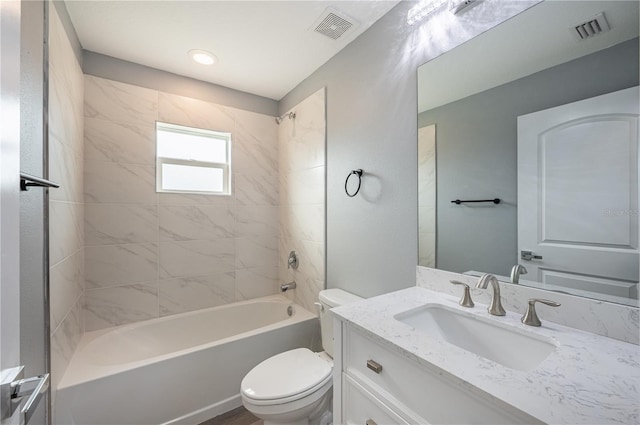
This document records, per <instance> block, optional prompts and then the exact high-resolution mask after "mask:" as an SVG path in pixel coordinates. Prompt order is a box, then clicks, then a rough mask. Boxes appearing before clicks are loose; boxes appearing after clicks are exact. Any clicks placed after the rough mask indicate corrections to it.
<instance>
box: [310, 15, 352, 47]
mask: <svg viewBox="0 0 640 425" xmlns="http://www.w3.org/2000/svg"><path fill="white" fill-rule="evenodd" d="M355 26H356V25H355V23H354V22H353V20H350V19H348V18H347V17H345V16H344V15H341V14H339V13H338V12H337V11H336V10H333V9H327V10H326V11H325V12H324V14H323V15H322V16H321V17H320V18H319V19H318V20H317V21H316V23H315V24H314V25H313V28H314V31H315V32H317V33H318V34H322V35H325V36H327V37H329V38H330V39H332V40H337V39H339V38H340V37H342V36H343V35H344V34H345V33H346V32H347V31H349V30H350V29H352V28H354V27H355Z"/></svg>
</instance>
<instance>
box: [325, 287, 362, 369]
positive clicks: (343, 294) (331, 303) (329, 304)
mask: <svg viewBox="0 0 640 425" xmlns="http://www.w3.org/2000/svg"><path fill="white" fill-rule="evenodd" d="M361 299H362V297H359V296H357V295H353V294H351V293H349V292H347V291H343V290H342V289H337V288H333V289H325V290H324V291H320V294H319V295H318V300H319V301H320V304H321V305H322V308H321V309H320V332H321V336H322V348H324V351H326V352H327V354H329V355H330V356H331V357H333V316H332V315H331V313H330V312H329V310H330V309H332V308H333V307H338V306H341V305H345V304H349V303H352V302H356V301H360V300H361Z"/></svg>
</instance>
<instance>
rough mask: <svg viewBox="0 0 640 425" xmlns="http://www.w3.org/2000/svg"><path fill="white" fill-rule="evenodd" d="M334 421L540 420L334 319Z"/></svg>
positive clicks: (387, 424) (385, 424) (389, 424)
mask: <svg viewBox="0 0 640 425" xmlns="http://www.w3.org/2000/svg"><path fill="white" fill-rule="evenodd" d="M334 320H335V322H334V344H335V346H334V376H333V378H334V423H335V424H349V425H351V424H360V425H365V424H366V425H375V424H377V425H396V424H430V423H431V424H461V423H464V424H520V423H523V424H524V423H526V424H532V423H540V422H539V421H538V420H536V419H535V418H532V417H531V416H529V415H527V414H524V413H523V412H521V411H519V410H517V409H515V408H514V407H512V406H510V405H508V404H506V403H503V402H501V401H499V400H497V399H495V398H493V397H491V396H490V395H488V394H486V397H482V396H480V395H479V394H478V393H477V392H473V393H472V392H470V391H469V389H468V384H467V383H465V382H464V381H462V380H460V379H458V378H454V377H453V376H450V375H448V374H446V373H445V372H443V371H441V370H439V369H437V368H435V367H434V368H428V367H426V366H425V365H424V364H420V363H418V361H417V360H415V359H413V358H412V357H411V355H409V354H404V352H403V351H402V350H399V349H398V350H396V349H394V348H392V346H389V345H388V344H384V345H383V344H381V343H379V342H377V341H374V337H371V336H369V335H368V334H366V333H364V332H362V331H361V330H360V329H356V328H355V327H354V326H353V325H350V324H349V323H348V322H345V321H342V320H340V319H338V318H335V319H334Z"/></svg>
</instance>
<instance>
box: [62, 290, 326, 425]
mask: <svg viewBox="0 0 640 425" xmlns="http://www.w3.org/2000/svg"><path fill="white" fill-rule="evenodd" d="M289 314H291V315H289ZM318 344H319V325H318V319H317V317H316V315H315V314H312V313H310V312H309V311H307V310H305V309H304V308H303V307H301V306H299V305H297V304H294V303H293V302H292V301H291V300H289V299H287V298H286V297H283V296H281V295H274V296H270V297H264V298H258V299H255V300H250V301H243V302H239V303H234V304H228V305H225V306H220V307H214V308H209V309H204V310H198V311H194V312H189V313H183V314H178V315H174V316H168V317H163V318H159V319H153V320H148V321H145V322H139V323H134V324H129V325H123V326H118V327H114V328H109V329H105V330H100V331H94V332H87V333H85V335H84V336H83V338H82V340H81V341H80V343H79V345H78V348H77V350H76V352H75V354H74V355H73V358H72V359H71V362H70V363H69V366H68V368H67V370H66V372H65V374H64V376H63V378H62V380H61V382H60V384H59V386H58V388H57V392H56V395H55V411H54V422H55V423H57V424H66V425H72V424H76V425H91V424H104V425H147V424H154V425H157V424H172V425H173V424H176V425H177V424H190V425H193V424H198V423H200V422H202V421H204V420H206V419H209V418H212V417H214V416H217V415H219V414H221V413H224V412H226V411H229V410H231V409H234V408H236V407H239V406H241V405H242V399H241V397H240V381H242V378H243V377H244V375H245V374H246V373H247V372H249V370H251V368H253V367H254V366H255V365H256V364H258V363H260V362H261V361H263V360H265V359H267V358H268V357H271V356H273V355H275V354H277V353H281V352H283V351H286V350H291V349H293V348H298V347H307V348H311V349H313V348H317V347H316V346H317V345H318Z"/></svg>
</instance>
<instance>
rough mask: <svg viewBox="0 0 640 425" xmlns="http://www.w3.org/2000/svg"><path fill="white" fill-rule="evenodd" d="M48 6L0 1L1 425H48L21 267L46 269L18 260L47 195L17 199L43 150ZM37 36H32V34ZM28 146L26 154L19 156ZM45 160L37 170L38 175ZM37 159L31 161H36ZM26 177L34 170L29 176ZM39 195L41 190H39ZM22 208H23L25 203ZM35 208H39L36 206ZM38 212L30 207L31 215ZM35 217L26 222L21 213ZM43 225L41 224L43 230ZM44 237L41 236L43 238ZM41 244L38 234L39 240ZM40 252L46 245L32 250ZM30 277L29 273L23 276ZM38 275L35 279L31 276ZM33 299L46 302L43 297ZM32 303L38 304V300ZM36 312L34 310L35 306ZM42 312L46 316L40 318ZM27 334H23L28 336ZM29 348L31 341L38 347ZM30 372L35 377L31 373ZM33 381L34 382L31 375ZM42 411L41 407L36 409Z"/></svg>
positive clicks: (40, 356) (43, 377)
mask: <svg viewBox="0 0 640 425" xmlns="http://www.w3.org/2000/svg"><path fill="white" fill-rule="evenodd" d="M45 17H46V6H45V4H44V3H43V2H20V1H4V0H3V1H0V55H1V58H2V59H1V60H0V105H1V106H0V424H2V425H5V424H24V423H27V422H29V421H30V420H32V419H33V421H32V423H47V422H48V417H47V412H46V410H47V409H46V404H45V403H40V401H41V400H42V399H43V398H44V399H45V400H46V395H47V389H48V374H47V373H46V372H45V371H44V370H43V365H46V360H45V358H46V352H45V351H44V349H43V347H44V346H45V345H46V343H47V342H46V338H48V334H47V335H46V338H45V332H44V331H43V330H42V328H43V327H45V325H46V323H43V320H42V317H43V314H44V313H43V311H44V310H45V309H44V304H43V303H42V301H44V300H42V301H41V302H40V303H38V302H35V303H34V299H33V298H32V294H33V293H34V292H38V291H33V290H32V288H33V287H38V286H39V287H43V285H42V283H43V281H42V280H41V281H39V282H35V283H34V284H33V285H31V287H29V290H28V291H25V289H26V288H28V286H25V285H24V280H23V276H21V272H20V270H21V260H22V261H23V263H24V262H25V261H29V260H34V261H36V263H31V265H30V268H31V269H32V270H33V271H37V270H45V266H46V265H45V263H44V262H42V261H41V257H38V256H36V257H35V258H33V259H32V258H28V257H27V258H25V256H24V255H22V253H21V248H23V244H21V240H27V241H28V243H27V244H25V246H29V243H30V242H31V240H30V238H29V237H27V238H25V233H26V234H30V233H31V232H29V231H28V232H25V231H24V229H31V228H32V227H31V226H30V225H32V224H34V225H35V228H41V226H42V225H43V224H42V223H41V221H42V219H43V218H44V205H45V201H46V196H45V195H43V194H42V193H40V194H38V193H37V192H36V195H35V196H31V197H25V195H24V193H23V194H21V193H20V192H21V191H20V187H21V184H22V182H21V170H20V168H21V162H22V163H23V164H25V163H34V161H33V159H34V157H30V156H28V157H23V158H21V156H22V154H24V153H25V152H36V151H37V150H38V149H39V150H40V151H42V149H43V147H44V144H45V140H44V138H43V137H42V134H43V127H44V123H43V117H44V115H43V104H44V102H43V99H44V96H43V90H44V85H45V83H44V82H45V78H44V76H45V74H44V73H43V72H42V71H43V70H44V68H43V64H44V61H45V59H44V58H45V46H44V43H43V38H42V35H43V34H44V28H45V25H44V24H45ZM32 30H35V31H32ZM23 147H27V149H22V148H23ZM41 155H42V154H40V156H39V168H37V166H35V167H31V166H30V169H33V171H32V172H36V171H40V172H42V171H43V168H42V166H43V163H42V156H41ZM37 158H38V157H37V156H36V157H35V159H36V161H35V162H38V160H37ZM30 171H31V170H30ZM40 191H41V189H40ZM25 201H26V202H25ZM38 205H39V206H38ZM34 206H35V208H34ZM25 208H26V209H27V210H30V211H33V212H36V213H37V214H36V215H34V216H27V217H24V219H23V216H22V215H21V213H22V212H23V211H24V210H25ZM45 224H46V223H45ZM41 233H42V232H41ZM40 237H41V238H42V237H43V235H42V234H41V235H40ZM34 251H37V252H38V253H39V254H40V255H42V254H43V253H44V252H45V246H44V244H43V243H39V245H38V246H37V247H36V248H35V249H34ZM27 275H28V274H27ZM33 276H35V275H32V277H33ZM39 292H40V293H41V294H40V295H39V296H38V297H39V298H40V299H42V298H43V296H44V295H45V294H44V291H43V290H40V291H39ZM36 301H37V300H36ZM34 305H37V308H36V309H35V310H34V309H33V306H34ZM41 310H43V311H41ZM27 316H28V317H40V319H39V320H38V323H37V324H36V325H37V327H38V328H39V329H38V330H37V332H32V329H31V328H30V327H25V323H27V324H29V325H33V324H34V322H33V321H31V320H27V321H25V320H24V317H27ZM25 330H26V332H25ZM36 340H37V342H35V343H34V341H36ZM34 371H37V372H35V374H34ZM29 374H34V376H29ZM39 406H40V407H39Z"/></svg>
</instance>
